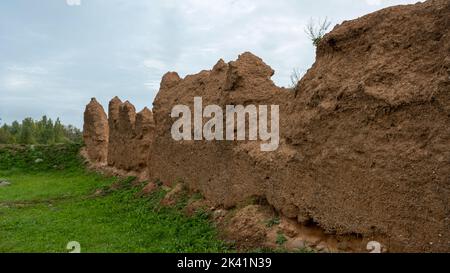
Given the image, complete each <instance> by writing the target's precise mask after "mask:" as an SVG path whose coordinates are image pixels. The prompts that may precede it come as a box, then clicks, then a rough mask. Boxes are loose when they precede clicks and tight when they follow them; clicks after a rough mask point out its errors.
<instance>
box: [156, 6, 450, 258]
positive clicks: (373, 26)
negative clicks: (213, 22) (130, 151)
mask: <svg viewBox="0 0 450 273" xmlns="http://www.w3.org/2000/svg"><path fill="white" fill-rule="evenodd" d="M449 29H450V2H448V1H446V0H433V1H427V2H425V3H419V4H416V5H408V6H398V7H393V8H388V9H384V10H381V11H379V12H376V13H373V14H370V15H368V16H364V17H362V18H360V19H357V20H354V21H349V22H344V23H343V24H341V25H339V26H336V27H335V29H334V30H333V31H332V32H331V33H329V34H328V35H326V36H325V37H324V39H323V41H322V42H321V43H320V45H319V47H318V51H317V60H316V63H315V64H314V66H313V67H312V68H311V69H310V70H309V71H308V73H307V74H306V75H305V77H304V78H303V79H302V80H301V81H300V83H299V85H298V86H297V87H296V88H295V90H292V91H288V90H284V89H282V88H278V87H276V86H275V85H274V84H273V83H272V81H271V80H270V77H271V76H272V75H273V70H272V69H271V68H270V67H269V66H267V65H266V64H264V63H263V62H262V60H261V59H259V58H258V57H256V56H254V55H252V54H250V53H245V54H242V55H241V56H239V58H238V60H237V61H235V62H230V63H228V64H226V63H224V62H223V61H219V62H218V63H217V64H216V66H215V67H214V68H213V69H212V70H210V71H202V72H200V73H199V74H196V75H190V76H187V77H186V78H184V79H181V78H180V77H179V76H178V75H177V74H176V73H173V72H172V73H168V74H166V75H165V76H164V78H163V80H162V82H161V89H160V92H159V94H158V95H157V97H156V100H155V102H154V109H153V110H154V117H155V122H156V133H155V135H156V137H155V145H154V148H153V151H152V153H151V155H150V164H149V173H150V174H151V175H152V176H153V177H154V178H155V179H160V180H162V181H163V182H165V183H173V182H174V181H178V180H180V179H183V180H184V181H186V182H187V183H188V184H189V185H190V186H191V187H192V188H194V189H198V190H200V191H201V192H202V193H203V194H204V195H205V196H206V197H207V198H208V199H209V200H212V201H213V202H215V203H216V205H218V206H220V205H222V206H225V207H232V206H235V205H236V204H238V203H239V202H241V201H245V200H246V199H248V198H249V197H252V196H258V197H260V198H264V199H266V200H267V201H268V202H269V204H271V205H272V206H273V207H275V208H276V209H277V210H279V211H280V212H282V213H283V214H284V215H286V216H288V217H290V218H295V219H297V220H298V221H299V222H302V223H306V224H311V223H314V224H315V225H318V226H320V227H321V228H322V229H324V230H325V231H326V232H328V233H333V234H338V235H346V234H359V235H360V236H364V237H366V238H379V237H382V238H384V240H383V243H384V244H386V245H388V248H389V249H390V250H392V251H449V241H450V229H449V226H450V225H449V224H450V223H449V218H450V213H449V205H448V204H449V196H450V180H449V177H450V161H449V158H450V147H449V145H450V126H449V124H450V81H449V80H450V70H449V67H450V65H449V57H448V56H450V55H449V53H450V42H449V41H450V36H449V35H450V34H449V31H448V30H449ZM196 96H200V97H202V98H203V103H204V105H207V104H217V105H220V106H221V107H222V108H224V107H225V106H226V105H227V104H232V105H248V104H256V105H258V104H263V105H270V104H278V105H280V119H281V120H280V123H281V128H280V131H281V145H280V147H279V149H278V150H277V151H276V152H273V153H262V152H261V151H260V146H259V143H257V142H227V141H217V142H205V141H197V142H194V141H184V142H176V141H174V140H173V139H172V137H171V135H170V126H171V125H172V124H173V122H174V119H172V118H170V112H171V109H172V107H174V106H175V105H178V104H184V105H188V106H190V107H191V109H192V107H193V100H194V97H196Z"/></svg>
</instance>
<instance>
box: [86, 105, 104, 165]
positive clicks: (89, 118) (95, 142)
mask: <svg viewBox="0 0 450 273" xmlns="http://www.w3.org/2000/svg"><path fill="white" fill-rule="evenodd" d="M83 139H84V143H85V145H86V149H85V150H86V151H87V156H88V158H89V160H91V161H93V162H97V163H99V164H106V162H107V157H108V140H109V127H108V118H107V116H106V113H105V111H104V109H103V107H102V106H101V105H100V104H99V103H98V102H97V100H96V99H95V98H92V99H91V102H90V103H89V104H88V105H87V106H86V110H85V111H84V125H83Z"/></svg>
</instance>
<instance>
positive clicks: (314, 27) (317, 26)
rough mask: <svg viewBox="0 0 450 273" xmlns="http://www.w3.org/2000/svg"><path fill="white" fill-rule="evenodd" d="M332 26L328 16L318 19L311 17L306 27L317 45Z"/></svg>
mask: <svg viewBox="0 0 450 273" xmlns="http://www.w3.org/2000/svg"><path fill="white" fill-rule="evenodd" d="M330 26H331V22H330V21H328V18H325V19H324V20H320V19H319V20H317V21H316V20H314V19H312V18H311V19H310V20H309V23H308V24H307V25H306V27H305V32H306V35H308V37H309V38H310V39H311V41H312V42H313V45H314V46H316V47H317V46H318V45H319V43H320V41H321V40H322V38H323V36H324V35H325V34H326V33H327V31H328V29H329V28H330Z"/></svg>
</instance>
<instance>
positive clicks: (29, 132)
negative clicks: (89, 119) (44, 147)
mask: <svg viewBox="0 0 450 273" xmlns="http://www.w3.org/2000/svg"><path fill="white" fill-rule="evenodd" d="M0 125H1V119H0ZM81 141H82V132H81V130H80V129H78V128H76V127H74V126H72V125H63V124H61V121H60V119H59V118H57V119H56V121H54V122H53V121H52V119H50V118H48V117H47V116H43V117H42V118H41V120H33V119H32V118H25V119H24V120H22V122H21V123H20V122H18V121H14V122H13V123H11V125H8V124H3V125H1V127H0V144H55V143H70V142H81Z"/></svg>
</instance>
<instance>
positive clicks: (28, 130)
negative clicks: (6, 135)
mask: <svg viewBox="0 0 450 273" xmlns="http://www.w3.org/2000/svg"><path fill="white" fill-rule="evenodd" d="M35 131H36V127H35V124H34V120H33V119H32V118H26V119H24V120H23V121H22V130H21V132H20V137H19V143H21V144H34V143H35V137H34V132H35Z"/></svg>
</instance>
